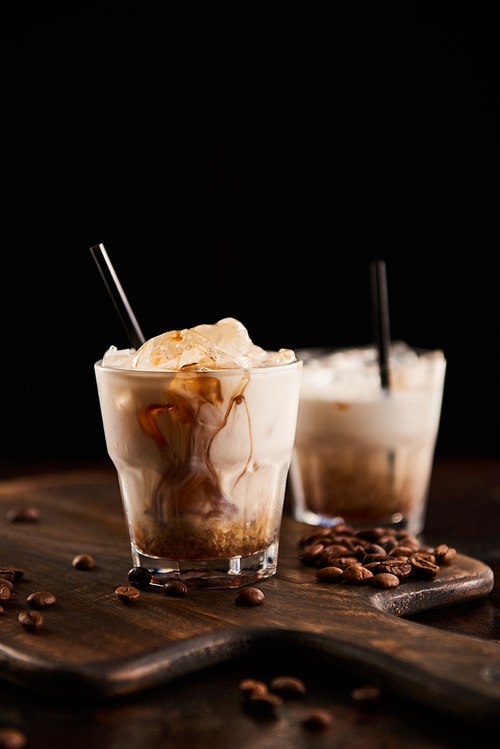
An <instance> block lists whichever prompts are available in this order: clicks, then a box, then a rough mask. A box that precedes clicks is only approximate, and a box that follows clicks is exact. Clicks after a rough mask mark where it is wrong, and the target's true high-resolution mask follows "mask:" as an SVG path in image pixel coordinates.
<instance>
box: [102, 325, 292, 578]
mask: <svg viewBox="0 0 500 749" xmlns="http://www.w3.org/2000/svg"><path fill="white" fill-rule="evenodd" d="M301 366H302V365H301V362H299V361H297V359H296V357H295V354H294V352H293V351H290V350H289V349H281V350H280V351H274V352H269V351H265V350H263V349H262V348H260V347H258V346H255V345H254V344H253V343H252V341H251V340H250V338H249V336H248V333H247V331H246V329H245V328H244V326H243V325H241V323H239V322H238V321H236V320H234V319H232V318H227V319H225V320H221V321H219V322H218V323H217V324H215V325H200V326H197V327H195V328H192V329H189V330H177V331H170V332H168V333H165V334H163V335H160V336H157V337H155V338H152V339H150V340H149V341H147V342H146V343H145V344H144V345H143V346H141V348H140V349H139V350H138V351H137V352H136V351H133V350H122V351H117V350H116V349H113V348H111V349H110V350H109V351H108V352H107V353H106V354H105V356H104V358H103V359H102V360H101V361H100V362H97V364H96V366H95V371H96V376H97V384H98V390H99V398H100V404H101V411H102V417H103V422H104V430H105V436H106V444H107V448H108V452H109V455H110V457H111V459H112V460H113V462H114V464H115V466H116V469H117V472H118V477H119V482H120V488H121V492H122V499H123V504H124V509H125V514H126V518H127V522H128V526H129V532H130V538H131V543H132V554H133V559H134V563H135V564H136V565H137V566H143V567H147V568H148V569H150V570H152V571H153V572H154V573H155V574H156V576H157V579H160V578H161V576H162V575H163V576H165V575H170V574H179V575H181V576H182V579H185V580H196V581H198V582H199V583H200V584H204V585H240V584H244V583H246V582H248V581H250V580H252V579H257V578H259V577H265V576H268V575H271V574H273V573H274V572H275V570H276V563H277V551H278V537H279V529H280V524H281V515H282V509H283V498H284V491H285V483H286V477H287V473H288V468H289V465H290V459H291V454H292V448H293V441H294V435H295V425H296V415H297V406H298V398H299V387H300V375H301Z"/></svg>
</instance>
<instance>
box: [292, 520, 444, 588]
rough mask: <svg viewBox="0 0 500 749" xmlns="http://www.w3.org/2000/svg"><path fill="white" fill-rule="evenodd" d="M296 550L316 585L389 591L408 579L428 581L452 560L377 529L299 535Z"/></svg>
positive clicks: (439, 550) (403, 534)
mask: <svg viewBox="0 0 500 749" xmlns="http://www.w3.org/2000/svg"><path fill="white" fill-rule="evenodd" d="M299 545H300V546H301V547H302V550H301V552H300V553H299V559H300V561H301V562H302V563H303V564H305V565H307V566H313V567H318V570H317V572H316V577H317V579H318V581H320V582H341V583H346V584H349V585H356V584H357V585H359V584H363V583H369V584H371V585H373V586H375V587H379V588H392V587H395V586H396V585H399V583H401V582H403V581H405V580H407V579H412V578H413V579H419V580H431V579H432V578H433V577H435V576H436V575H437V574H438V573H439V570H440V565H446V564H451V563H452V562H453V560H454V559H455V557H456V554H457V552H456V550H455V549H453V548H451V547H448V546H447V545H446V544H440V545H439V546H436V548H434V549H429V548H428V547H427V546H424V545H423V544H421V543H420V541H419V540H418V538H417V537H416V536H415V535H414V534H412V533H409V532H408V531H398V530H396V529H394V528H382V527H374V528H363V529H361V530H358V531H355V530H353V529H352V528H351V527H350V526H348V525H345V524H342V525H338V526H332V527H331V528H318V529H317V530H316V531H315V532H313V533H309V534H306V535H304V536H303V537H302V538H301V539H300V540H299ZM341 573H342V574H341ZM379 575H380V576H379ZM374 578H376V579H374ZM394 578H397V580H398V582H397V583H396V582H395V581H394Z"/></svg>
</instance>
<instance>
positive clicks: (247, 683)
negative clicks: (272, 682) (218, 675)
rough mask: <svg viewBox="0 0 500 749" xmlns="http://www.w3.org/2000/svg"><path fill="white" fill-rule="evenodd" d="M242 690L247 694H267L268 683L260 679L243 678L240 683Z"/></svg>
mask: <svg viewBox="0 0 500 749" xmlns="http://www.w3.org/2000/svg"><path fill="white" fill-rule="evenodd" d="M239 688H240V691H241V692H243V693H244V694H246V695H247V696H248V695H250V694H252V693H253V694H267V692H268V691H269V690H268V688H267V685H266V684H265V683H264V682H263V681H260V680H259V679H242V680H241V681H240V683H239Z"/></svg>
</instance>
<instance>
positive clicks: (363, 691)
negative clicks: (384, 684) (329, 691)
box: [351, 684, 382, 703]
mask: <svg viewBox="0 0 500 749" xmlns="http://www.w3.org/2000/svg"><path fill="white" fill-rule="evenodd" d="M381 695H382V692H381V691H380V688H379V687H377V686H375V685H374V684H367V685H364V686H359V687H355V688H354V689H351V697H352V699H353V700H355V701H356V702H364V703H367V702H375V701H376V700H379V699H380V697H381Z"/></svg>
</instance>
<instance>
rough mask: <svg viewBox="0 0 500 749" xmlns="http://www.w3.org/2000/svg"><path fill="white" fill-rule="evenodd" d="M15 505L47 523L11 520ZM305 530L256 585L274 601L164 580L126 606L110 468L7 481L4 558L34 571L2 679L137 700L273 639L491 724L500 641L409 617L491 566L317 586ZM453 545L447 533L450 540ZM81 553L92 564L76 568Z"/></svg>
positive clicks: (461, 590)
mask: <svg viewBox="0 0 500 749" xmlns="http://www.w3.org/2000/svg"><path fill="white" fill-rule="evenodd" d="M14 507H25V508H26V507H34V508H36V509H37V510H38V512H39V519H38V520H37V521H35V522H31V523H21V522H9V521H8V520H7V518H6V514H7V512H8V511H9V510H10V509H11V508H14ZM304 530H305V526H303V525H301V524H298V523H296V522H295V521H293V520H292V519H291V518H289V517H287V516H286V517H285V518H284V523H283V530H282V538H281V546H280V557H279V568H278V573H277V575H276V576H275V577H273V578H271V579H268V580H263V581H261V582H259V583H258V587H260V588H261V590H262V591H263V592H264V593H265V602H264V603H263V604H262V605H261V606H256V607H239V606H236V605H235V602H234V596H235V591H234V590H231V589H226V590H213V589H212V590H192V591H190V592H189V595H188V596H187V597H185V598H182V599H179V598H169V597H167V596H165V595H164V593H163V592H162V590H161V589H159V588H156V589H152V590H148V591H144V592H142V593H141V595H140V598H139V600H138V601H136V602H135V603H133V604H131V605H125V604H123V603H121V602H120V601H119V599H118V598H117V596H116V595H115V592H114V591H115V589H116V587H117V586H119V585H126V584H127V582H128V581H127V572H128V570H129V569H130V567H131V566H132V563H131V555H130V547H129V543H128V537H127V533H126V529H125V524H124V519H123V514H122V509H121V501H120V497H119V491H118V483H117V479H116V476H115V474H114V472H113V471H107V470H102V471H100V470H97V471H94V472H78V471H77V472H68V473H62V474H53V475H44V476H39V477H34V478H27V479H19V480H15V481H10V482H4V483H3V484H0V543H1V545H0V566H2V565H3V566H9V565H10V566H13V567H16V568H20V569H22V570H24V576H23V577H22V579H21V580H19V581H18V582H16V583H15V587H14V591H15V595H14V596H12V597H11V598H10V599H9V600H8V601H6V602H5V604H4V609H5V613H4V614H2V615H1V616H0V676H1V677H3V678H4V679H7V680H9V681H11V682H15V683H17V684H20V685H22V686H25V687H29V688H31V689H35V690H43V691H44V692H47V691H52V692H54V693H63V694H68V693H71V692H72V691H76V690H78V691H79V692H80V694H82V693H83V694H86V695H88V696H89V697H110V696H114V695H121V694H131V693H134V692H137V691H139V690H143V689H146V688H149V687H153V686H157V685H160V684H165V683H167V682H169V681H171V680H173V679H175V678H177V677H179V676H181V675H185V674H188V673H193V672H197V671H199V670H201V669H203V668H206V667H208V666H212V665H215V664H217V663H221V662H224V661H226V660H228V659H231V658H234V657H237V656H239V655H242V654H244V653H248V652H250V651H251V650H252V648H256V647H258V646H262V645H263V644H264V645H268V646H269V652H270V653H272V648H273V647H274V646H278V644H279V646H280V647H281V646H285V647H288V646H289V647H290V648H291V651H292V652H293V649H297V650H300V651H301V652H303V651H304V649H306V650H307V651H308V652H310V653H311V655H313V654H314V657H318V656H319V657H321V658H322V659H323V660H324V662H325V663H328V662H332V663H333V662H334V663H335V664H337V665H340V666H341V667H345V668H346V669H349V670H351V671H353V672H356V673H359V674H363V675H364V676H365V677H366V678H372V679H376V680H377V681H378V682H379V683H380V684H382V685H385V686H387V687H389V688H395V689H397V690H398V691H399V693H401V694H405V695H407V696H410V697H411V698H413V699H415V700H417V701H419V702H421V703H425V704H430V705H432V706H433V707H435V708H438V709H442V710H444V711H447V712H450V713H455V714H460V715H462V716H463V715H468V716H470V717H472V718H479V719H481V720H484V719H488V720H489V719H490V718H492V717H494V716H496V717H498V715H499V714H500V645H498V644H496V643H492V642H486V641H482V640H479V639H475V638H471V637H466V636H463V635H457V634H453V633H449V632H445V631H441V630H437V629H433V628H432V629H431V628H429V627H427V626H425V625H420V624H416V623H414V622H410V621H407V620H404V619H402V618H401V616H402V615H408V614H413V613H416V612H419V611H423V610H425V609H429V608H434V607H438V606H445V605H449V604H455V603H459V602H461V601H466V600H470V599H472V598H476V597H479V596H484V595H486V594H488V593H489V592H490V591H491V589H492V586H493V573H492V571H491V569H490V568H489V567H488V566H486V565H484V564H483V563H482V562H480V561H478V560H475V559H472V558H470V557H466V556H464V555H461V554H458V555H457V558H456V560H455V562H454V563H453V565H451V566H450V567H447V568H442V569H441V571H440V573H439V575H438V577H437V578H436V579H435V580H433V581H431V582H427V583H420V582H405V583H404V584H403V585H401V586H399V587H398V588H396V589H394V590H389V591H375V590H374V589H372V588H368V587H367V586H363V587H359V588H354V587H352V586H339V585H332V584H330V585H329V584H325V583H319V582H318V581H317V580H316V577H315V570H314V569H312V568H308V567H304V565H302V564H301V563H300V561H299V558H298V539H299V538H300V536H301V535H302V534H303V532H304ZM443 541H444V542H446V539H443ZM79 553H87V554H90V555H92V556H93V557H94V559H95V562H96V564H95V567H94V568H93V569H92V570H88V571H79V570H76V569H75V568H74V567H73V566H72V564H71V562H72V559H73V557H74V556H75V555H76V554H79ZM37 590H49V591H51V592H53V593H54V594H55V596H56V599H57V601H56V604H55V605H54V606H52V607H51V608H48V609H45V610H44V612H43V615H44V624H43V627H42V628H41V629H40V630H39V631H38V632H36V633H30V632H27V631H25V630H24V628H23V627H22V626H21V625H20V623H19V621H18V613H19V612H20V611H21V610H24V609H26V598H27V596H28V595H29V594H30V593H32V592H34V591H37Z"/></svg>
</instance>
